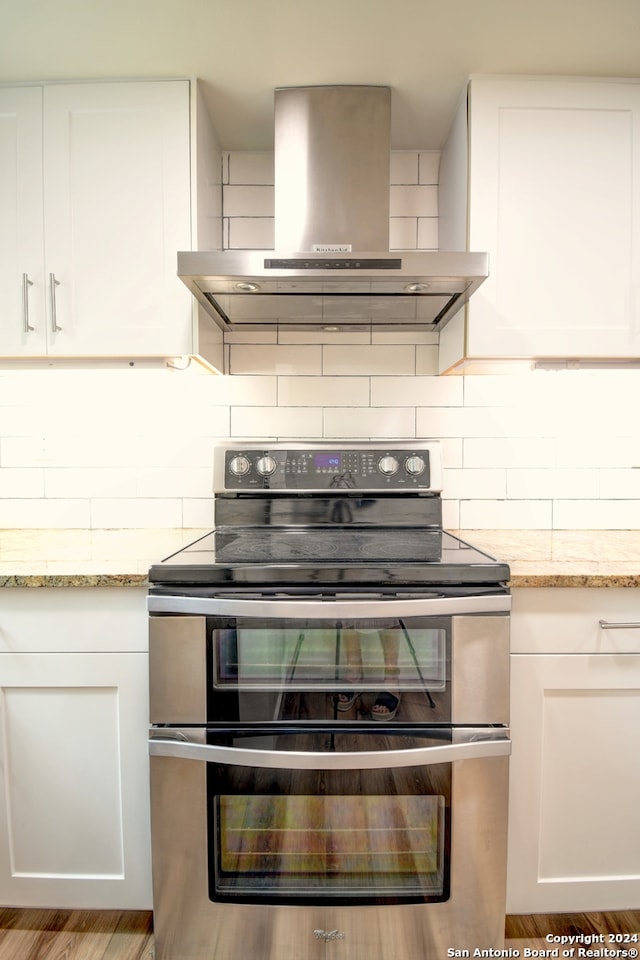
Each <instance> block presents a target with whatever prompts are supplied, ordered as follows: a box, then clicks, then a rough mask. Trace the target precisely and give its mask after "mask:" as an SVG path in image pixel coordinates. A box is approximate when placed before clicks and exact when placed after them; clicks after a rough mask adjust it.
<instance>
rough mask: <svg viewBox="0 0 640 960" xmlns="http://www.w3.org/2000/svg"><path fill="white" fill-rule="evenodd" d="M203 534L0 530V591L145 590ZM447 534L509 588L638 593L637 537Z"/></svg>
mask: <svg viewBox="0 0 640 960" xmlns="http://www.w3.org/2000/svg"><path fill="white" fill-rule="evenodd" d="M207 532H208V531H207V530H205V529H200V528H180V529H153V530H31V529H29V530H0V588H3V587H5V588H9V587H32V588H38V587H142V588H146V586H147V584H148V579H147V574H148V569H149V566H150V565H151V564H152V563H157V562H159V561H160V560H162V559H163V558H164V557H167V556H169V555H171V554H172V553H173V552H175V551H176V550H179V549H180V548H181V547H183V546H186V545H187V544H188V543H191V542H192V541H193V540H196V539H198V537H200V536H202V535H203V534H205V533H207ZM450 532H451V533H453V534H455V535H456V536H459V537H461V538H462V539H463V540H465V541H467V542H468V543H471V544H473V546H474V547H477V548H479V549H481V550H483V551H485V552H486V553H488V554H489V555H491V556H492V557H495V558H496V559H497V560H501V561H504V562H505V563H508V564H509V567H510V570H511V579H510V580H509V586H510V587H514V588H516V587H600V588H602V587H605V588H608V587H609V588H610V587H627V588H631V587H640V530H555V531H554V530H450Z"/></svg>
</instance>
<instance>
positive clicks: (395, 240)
mask: <svg viewBox="0 0 640 960" xmlns="http://www.w3.org/2000/svg"><path fill="white" fill-rule="evenodd" d="M417 247H418V218H417V217H391V219H390V220H389V249H390V250H416V249H417Z"/></svg>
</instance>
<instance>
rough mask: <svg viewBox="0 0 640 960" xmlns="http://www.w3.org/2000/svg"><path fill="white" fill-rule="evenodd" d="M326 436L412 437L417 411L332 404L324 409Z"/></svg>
mask: <svg viewBox="0 0 640 960" xmlns="http://www.w3.org/2000/svg"><path fill="white" fill-rule="evenodd" d="M324 436H325V437H327V438H330V437H335V438H338V437H345V438H352V439H378V438H379V439H390V438H392V437H397V438H399V439H404V438H408V437H410V438H413V437H415V436H416V432H415V413H414V411H413V410H412V409H411V408H410V407H405V408H396V407H377V408H376V409H368V410H367V409H358V408H355V407H349V408H345V407H329V408H327V409H326V410H325V411H324Z"/></svg>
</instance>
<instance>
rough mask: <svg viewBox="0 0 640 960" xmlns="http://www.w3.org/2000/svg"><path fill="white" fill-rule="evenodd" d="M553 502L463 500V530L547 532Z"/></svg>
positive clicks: (461, 511)
mask: <svg viewBox="0 0 640 960" xmlns="http://www.w3.org/2000/svg"><path fill="white" fill-rule="evenodd" d="M552 516H553V514H552V502H551V501H550V500H462V501H461V502H460V526H461V527H462V529H463V530H538V529H543V530H545V529H548V528H550V527H551V521H552Z"/></svg>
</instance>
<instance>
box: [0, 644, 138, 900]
mask: <svg viewBox="0 0 640 960" xmlns="http://www.w3.org/2000/svg"><path fill="white" fill-rule="evenodd" d="M146 690H147V657H146V655H145V654H141V653H140V654H2V655H0V902H2V903H5V904H11V905H14V906H31V907H59V908H83V909H111V908H113V909H149V907H150V905H151V880H150V876H151V857H150V842H149V833H150V829H149V803H148V774H147V770H148V761H147V748H146V740H147V737H146V731H147V717H148V706H147V694H146Z"/></svg>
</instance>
